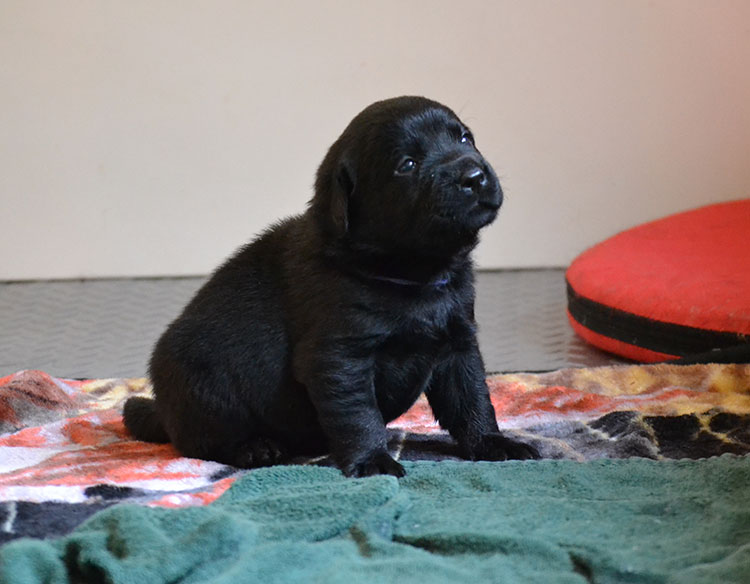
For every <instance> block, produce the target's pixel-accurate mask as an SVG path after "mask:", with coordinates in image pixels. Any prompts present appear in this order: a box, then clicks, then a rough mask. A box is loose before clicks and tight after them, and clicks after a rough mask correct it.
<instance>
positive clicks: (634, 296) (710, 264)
mask: <svg viewBox="0 0 750 584" xmlns="http://www.w3.org/2000/svg"><path fill="white" fill-rule="evenodd" d="M566 281H567V290H568V316H569V319H570V322H571V324H572V326H573V328H574V329H575V331H576V332H577V333H578V334H579V335H580V336H581V337H583V338H584V339H585V340H586V341H588V342H589V343H591V344H593V345H595V346H597V347H599V348H601V349H604V350H605V351H609V352H611V353H615V354H618V355H621V356H623V357H627V358H629V359H634V360H637V361H646V362H652V361H660V360H665V359H671V358H678V357H679V358H686V359H688V360H693V361H724V362H726V361H735V362H736V361H744V360H746V357H747V356H748V354H750V199H745V200H740V201H732V202H727V203H719V204H714V205H709V206H707V207H702V208H699V209H694V210H692V211H687V212H683V213H678V214H676V215H671V216H669V217H666V218H663V219H659V220H657V221H653V222H650V223H646V224H644V225H640V226H638V227H635V228H632V229H629V230H627V231H624V232H622V233H619V234H618V235H615V236H614V237H612V238H610V239H607V240H605V241H603V242H601V243H599V244H598V245H595V246H594V247H592V248H590V249H588V250H587V251H585V252H584V253H583V254H581V255H580V256H579V257H578V258H577V259H576V260H575V261H574V262H573V263H572V264H571V266H570V268H569V269H568V271H567V273H566Z"/></svg>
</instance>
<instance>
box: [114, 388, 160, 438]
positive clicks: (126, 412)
mask: <svg viewBox="0 0 750 584" xmlns="http://www.w3.org/2000/svg"><path fill="white" fill-rule="evenodd" d="M123 422H124V423H125V427H126V428H127V429H128V431H129V432H130V433H131V434H132V435H133V436H134V437H135V438H136V439H137V440H143V441H144V442H157V443H165V442H169V436H168V435H167V432H166V430H164V426H163V425H162V423H161V420H160V419H159V415H158V413H157V411H156V402H155V401H154V400H152V399H149V398H146V397H131V398H130V399H129V400H128V401H126V402H125V407H124V408H123Z"/></svg>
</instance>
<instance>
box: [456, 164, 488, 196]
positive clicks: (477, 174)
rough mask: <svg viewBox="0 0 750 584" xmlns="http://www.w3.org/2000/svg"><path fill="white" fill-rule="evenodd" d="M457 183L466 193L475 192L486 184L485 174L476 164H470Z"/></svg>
mask: <svg viewBox="0 0 750 584" xmlns="http://www.w3.org/2000/svg"><path fill="white" fill-rule="evenodd" d="M459 184H460V186H461V190H462V191H464V192H465V193H466V194H476V193H477V192H479V191H480V190H481V189H483V188H484V187H485V186H487V175H486V174H484V171H483V170H482V169H481V168H479V167H478V166H472V167H470V168H468V169H467V170H465V171H464V172H463V174H462V175H461V179H460V181H459Z"/></svg>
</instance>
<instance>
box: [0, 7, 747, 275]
mask: <svg viewBox="0 0 750 584" xmlns="http://www.w3.org/2000/svg"><path fill="white" fill-rule="evenodd" d="M404 93H416V94H424V95H428V96H430V97H433V98H435V99H438V100H440V101H443V102H445V103H446V104H448V105H450V106H451V107H453V108H454V109H455V110H457V111H458V112H459V113H460V114H461V115H462V116H463V118H464V119H465V120H466V121H467V122H468V123H469V124H470V125H471V126H472V127H473V129H474V130H475V134H476V136H477V141H478V144H479V146H480V148H481V149H482V150H483V151H484V153H485V155H486V156H487V157H488V158H489V159H490V160H491V161H492V162H493V163H494V165H495V167H496V169H497V171H498V174H499V175H500V176H501V179H502V180H503V182H504V186H505V188H506V192H507V202H506V205H505V207H504V210H503V212H502V213H501V218H500V219H499V220H498V222H497V223H496V224H495V225H494V226H493V227H491V228H490V229H489V230H487V231H486V232H485V235H484V238H483V242H482V245H481V247H480V249H479V252H478V256H477V257H478V260H479V263H480V265H481V266H483V267H518V266H561V265H565V264H567V263H568V262H569V261H570V260H571V259H572V258H573V257H574V256H575V255H576V254H577V253H579V252H580V251H581V250H582V249H584V248H585V247H586V246H589V245H591V244H593V243H595V242H596V241H598V240H600V239H602V238H604V237H606V236H608V235H610V234H612V233H614V232H616V231H618V230H620V229H623V228H625V227H628V226H630V225H633V224H636V223H639V222H642V221H644V220H647V219H651V218H655V217H658V216H661V215H664V214H668V213H672V212H675V211H679V210H682V209H686V208H690V207H694V206H697V205H700V204H703V203H710V202H713V201H720V200H728V199H735V198H740V197H746V196H750V163H749V162H750V2H748V1H746V0H737V1H727V0H718V1H717V0H712V1H704V0H701V1H692V0H656V1H640V0H622V1H617V2H615V1H607V0H592V1H583V0H569V1H566V2H543V1H530V2H527V1H494V2H493V1H489V0H487V1H467V0H462V1H460V2H459V1H456V0H450V1H438V0H426V1H404V0H387V1H379V2H374V1H373V2H359V1H356V0H351V1H340V2H336V1H320V2H312V1H310V2H307V1H299V2H280V1H269V2H260V1H249V0H243V1H236V2H233V1H228V0H214V1H209V0H206V1H203V2H197V1H191V2H188V1H183V0H142V1H124V0H123V1H120V2H116V1H106V2H105V1H102V0H90V1H88V0H60V1H51V0H49V1H44V0H39V1H29V0H3V1H2V2H1V3H0V210H1V212H2V215H1V217H2V219H1V220H2V226H3V229H2V239H1V240H0V278H12V279H24V278H61V277H81V276H122V275H159V274H195V273H204V272H207V271H209V270H211V269H212V268H213V267H214V266H215V265H216V263H217V262H219V261H220V260H221V259H222V258H223V257H224V256H226V255H227V254H228V253H230V252H231V251H232V250H233V249H234V248H235V247H237V246H238V245H239V244H241V243H242V242H244V241H245V240H247V239H248V238H249V237H251V236H252V235H253V234H255V233H257V232H258V231H259V230H260V229H262V228H263V226H265V225H267V224H268V223H269V222H271V221H273V220H274V219H275V218H278V217H280V216H284V215H287V214H290V213H294V212H296V211H300V210H302V209H303V208H304V204H305V202H306V201H307V199H308V198H309V196H310V187H311V184H312V180H313V173H314V171H315V167H316V165H317V163H318V162H319V160H320V159H321V157H322V156H323V153H324V151H325V149H326V147H327V145H328V144H329V143H330V142H331V141H332V140H333V139H334V138H335V137H336V136H337V135H338V133H339V132H340V131H341V130H342V129H343V127H344V126H345V125H346V123H347V122H348V121H349V119H350V118H351V116H352V115H354V114H355V113H356V112H357V111H358V110H360V109H361V108H362V107H363V106H365V105H367V104H368V103H369V102H371V101H374V100H376V99H380V98H383V97H388V96H393V95H398V94H404Z"/></svg>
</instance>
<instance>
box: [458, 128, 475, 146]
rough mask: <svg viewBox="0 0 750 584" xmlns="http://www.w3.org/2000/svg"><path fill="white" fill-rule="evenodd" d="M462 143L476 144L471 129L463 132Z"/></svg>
mask: <svg viewBox="0 0 750 584" xmlns="http://www.w3.org/2000/svg"><path fill="white" fill-rule="evenodd" d="M461 143H462V144H472V145H473V144H474V136H472V135H471V132H469V130H465V131H464V133H463V134H461Z"/></svg>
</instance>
